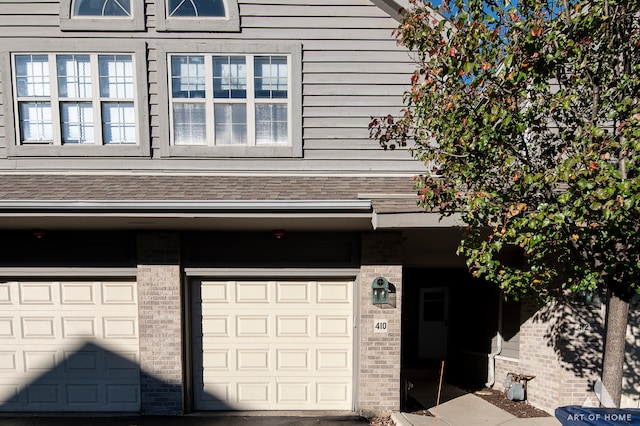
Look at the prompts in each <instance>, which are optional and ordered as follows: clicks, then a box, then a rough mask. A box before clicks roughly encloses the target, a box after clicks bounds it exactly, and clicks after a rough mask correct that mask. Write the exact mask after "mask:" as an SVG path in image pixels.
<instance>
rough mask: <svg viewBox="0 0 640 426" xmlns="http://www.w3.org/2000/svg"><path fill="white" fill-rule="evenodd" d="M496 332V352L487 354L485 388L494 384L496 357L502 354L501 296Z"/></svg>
mask: <svg viewBox="0 0 640 426" xmlns="http://www.w3.org/2000/svg"><path fill="white" fill-rule="evenodd" d="M498 297H499V298H500V299H499V300H498V331H496V350H495V351H493V352H491V353H490V354H488V358H489V360H488V361H489V368H488V370H489V371H488V373H487V376H488V377H487V383H485V386H486V387H488V388H490V387H493V385H494V384H495V383H496V356H498V355H500V352H502V304H503V303H504V300H503V296H502V294H500V295H499V296H498Z"/></svg>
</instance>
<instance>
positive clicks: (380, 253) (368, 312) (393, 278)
mask: <svg viewBox="0 0 640 426" xmlns="http://www.w3.org/2000/svg"><path fill="white" fill-rule="evenodd" d="M401 244H402V234H401V233H399V232H375V233H366V234H363V236H362V262H361V267H360V279H359V286H360V356H359V359H360V376H359V377H360V384H359V401H358V402H359V407H360V413H361V415H363V416H372V415H379V414H382V413H384V412H387V411H392V410H399V409H400V343H401V330H400V325H401V324H400V314H401V312H402V259H401V250H400V248H401ZM379 276H382V277H384V278H386V279H387V280H388V281H389V282H390V283H391V284H393V285H394V286H395V289H396V294H395V301H396V305H395V307H380V306H374V305H372V303H371V283H372V281H373V280H374V279H375V278H376V277H379ZM375 320H386V321H387V324H388V327H387V329H386V330H385V331H384V332H374V321H375ZM378 331H379V330H378Z"/></svg>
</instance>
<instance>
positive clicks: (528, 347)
mask: <svg viewBox="0 0 640 426" xmlns="http://www.w3.org/2000/svg"><path fill="white" fill-rule="evenodd" d="M522 315H523V317H522V323H521V326H520V362H519V369H520V371H517V372H519V373H523V374H531V375H535V376H536V378H535V379H533V380H531V381H530V382H529V384H528V388H527V391H528V392H527V396H528V401H529V403H531V404H532V405H534V406H535V407H537V408H540V409H542V410H545V411H547V412H549V413H553V412H554V410H555V408H557V407H559V406H564V405H582V404H583V403H584V402H585V401H587V403H593V392H592V387H593V383H594V382H595V380H596V379H597V378H598V377H599V375H600V372H601V368H602V343H603V324H604V320H603V310H602V309H600V308H599V307H593V306H584V305H582V304H580V303H577V302H575V301H571V300H569V301H563V302H562V303H560V302H558V301H553V302H550V303H548V304H547V305H545V306H543V307H539V306H538V305H537V304H535V303H534V302H527V303H523V305H522Z"/></svg>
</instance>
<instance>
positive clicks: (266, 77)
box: [170, 55, 291, 146]
mask: <svg viewBox="0 0 640 426" xmlns="http://www.w3.org/2000/svg"><path fill="white" fill-rule="evenodd" d="M289 61H290V59H289V57H288V56H286V55H172V56H171V57H170V70H171V74H170V85H171V88H170V93H171V96H170V101H171V102H170V103H171V105H170V118H171V123H172V127H171V130H172V132H171V134H172V141H173V144H174V145H216V146H221V145H222V146H224V145H243V146H282V145H285V146H287V145H291V136H290V129H291V126H290V122H291V117H290V112H291V102H290V96H289V94H290V87H289V81H290V79H289V74H290V71H289Z"/></svg>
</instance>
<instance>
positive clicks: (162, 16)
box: [136, 0, 240, 32]
mask: <svg viewBox="0 0 640 426" xmlns="http://www.w3.org/2000/svg"><path fill="white" fill-rule="evenodd" d="M136 1H137V0H136ZM141 1H142V0H141ZM167 1H168V0H155V4H156V31H176V32H179V31H188V32H194V31H207V32H238V31H240V9H239V6H238V0H224V8H225V11H226V16H200V17H170V16H169V7H168V5H167Z"/></svg>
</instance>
